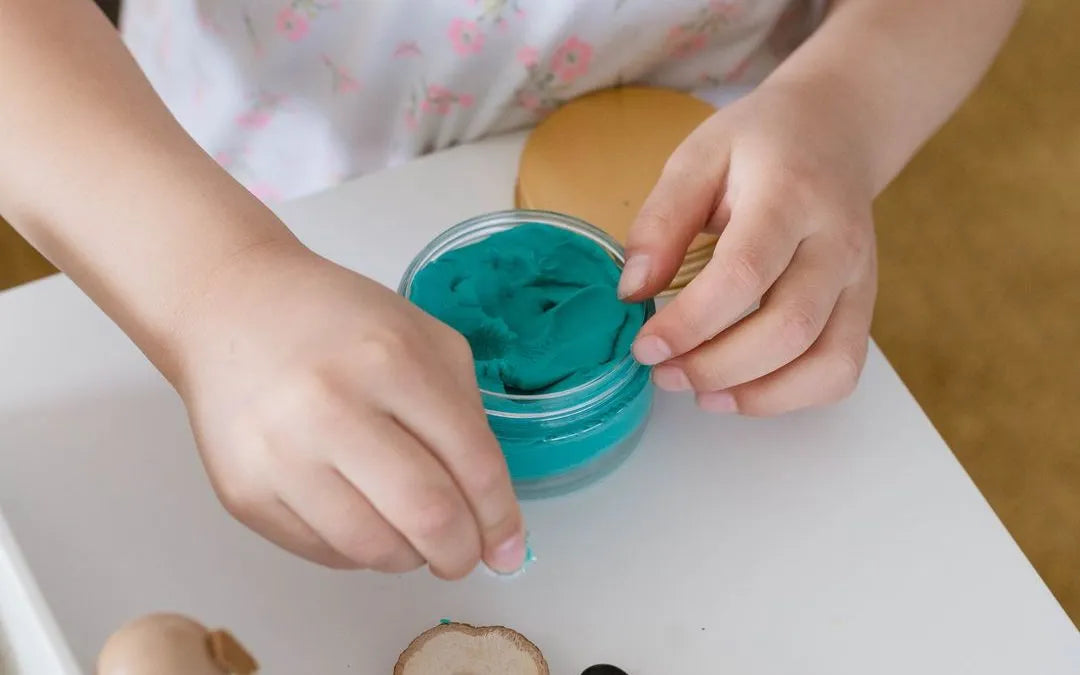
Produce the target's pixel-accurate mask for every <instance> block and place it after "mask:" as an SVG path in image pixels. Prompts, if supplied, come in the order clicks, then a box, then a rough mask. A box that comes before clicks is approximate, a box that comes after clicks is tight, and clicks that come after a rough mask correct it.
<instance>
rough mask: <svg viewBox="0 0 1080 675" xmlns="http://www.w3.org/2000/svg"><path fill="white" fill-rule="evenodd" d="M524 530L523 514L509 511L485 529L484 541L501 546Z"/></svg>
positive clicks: (515, 510) (514, 510)
mask: <svg viewBox="0 0 1080 675" xmlns="http://www.w3.org/2000/svg"><path fill="white" fill-rule="evenodd" d="M521 529H522V520H521V514H520V513H519V512H518V511H517V509H513V510H509V511H506V512H505V513H503V514H502V515H501V516H499V517H498V518H497V519H496V520H495V521H494V522H492V523H491V524H489V525H488V526H487V527H485V528H484V539H485V540H487V541H488V542H489V543H493V544H495V545H498V544H501V543H502V542H504V541H505V540H506V539H507V538H508V537H510V536H511V535H514V534H516V533H518V532H520V531H521Z"/></svg>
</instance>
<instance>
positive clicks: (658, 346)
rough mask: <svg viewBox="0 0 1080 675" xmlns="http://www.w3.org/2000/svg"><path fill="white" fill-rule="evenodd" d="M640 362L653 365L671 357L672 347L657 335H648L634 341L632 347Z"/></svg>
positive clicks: (635, 356)
mask: <svg viewBox="0 0 1080 675" xmlns="http://www.w3.org/2000/svg"><path fill="white" fill-rule="evenodd" d="M631 349H632V351H633V352H634V358H635V359H637V360H638V363H641V364H644V365H646V366H653V365H656V364H657V363H660V362H661V361H667V360H668V359H670V358H671V347H668V343H666V342H664V340H663V339H662V338H660V337H659V336H656V335H646V336H645V337H640V338H638V339H637V340H635V341H634V346H633V347H632V348H631Z"/></svg>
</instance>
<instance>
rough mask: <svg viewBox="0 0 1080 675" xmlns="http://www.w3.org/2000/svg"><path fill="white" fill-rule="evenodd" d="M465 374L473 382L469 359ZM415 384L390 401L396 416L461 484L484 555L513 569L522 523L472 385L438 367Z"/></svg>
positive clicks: (521, 546) (521, 545) (521, 553)
mask: <svg viewBox="0 0 1080 675" xmlns="http://www.w3.org/2000/svg"><path fill="white" fill-rule="evenodd" d="M468 368H469V377H468V379H469V380H470V381H471V382H475V377H476V376H475V375H474V374H473V373H472V361H471V359H470V360H469V365H468ZM426 372H427V374H426V375H425V382H423V383H421V386H419V387H418V388H417V389H415V390H412V389H410V390H409V391H406V390H404V389H402V390H400V391H398V392H396V393H395V394H393V395H392V396H391V399H390V400H388V403H389V404H390V406H391V409H392V410H393V411H394V414H395V416H396V417H397V418H398V420H399V421H400V422H401V423H402V424H403V425H404V426H405V427H406V428H407V429H408V430H409V431H410V432H411V433H412V434H413V435H414V436H416V437H417V438H418V439H420V440H421V441H422V442H423V443H424V444H425V445H426V446H427V447H428V448H430V449H431V451H432V452H433V453H434V454H435V456H436V457H437V458H438V460H439V461H440V462H442V464H443V466H444V467H446V470H447V471H448V472H449V473H450V475H451V476H452V477H453V478H454V481H455V482H456V483H457V485H458V486H459V487H460V488H461V491H462V493H463V494H464V496H465V499H466V501H467V502H468V504H469V507H470V509H471V511H472V513H473V514H474V516H475V518H476V522H477V525H478V526H479V529H480V536H481V539H482V542H483V559H484V561H485V562H486V563H487V564H488V565H489V566H491V567H492V568H494V569H496V570H499V571H505V572H512V571H514V570H516V569H518V568H519V567H520V566H521V564H522V562H524V559H525V527H524V522H523V519H522V515H521V509H520V507H519V505H518V502H517V497H516V496H515V495H514V490H513V487H512V485H511V483H510V472H509V469H508V468H507V466H506V459H505V457H503V454H502V449H501V448H500V447H499V443H498V441H497V440H496V439H495V436H494V434H492V432H491V428H490V427H489V426H488V424H487V418H486V417H485V416H484V409H483V405H482V403H481V402H480V395H479V392H478V391H477V390H476V385H475V384H473V385H472V388H471V389H462V387H461V386H460V384H459V383H458V382H457V381H455V380H454V379H452V378H451V377H448V376H447V377H440V373H443V371H442V369H440V368H438V367H432V368H430V369H427V371H426Z"/></svg>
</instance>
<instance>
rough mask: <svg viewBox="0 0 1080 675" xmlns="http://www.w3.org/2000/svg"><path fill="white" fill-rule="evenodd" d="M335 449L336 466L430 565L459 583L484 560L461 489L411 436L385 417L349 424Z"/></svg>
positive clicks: (333, 444) (333, 443)
mask: <svg viewBox="0 0 1080 675" xmlns="http://www.w3.org/2000/svg"><path fill="white" fill-rule="evenodd" d="M322 442H323V443H329V444H331V452H332V453H333V458H334V459H333V463H334V465H335V466H337V468H338V469H339V470H340V471H341V473H342V475H343V476H345V478H346V479H347V480H348V481H349V482H350V483H351V484H352V485H354V486H355V487H356V488H357V489H359V490H360V491H361V492H362V493H363V494H364V495H365V496H366V497H367V498H368V500H369V501H370V502H371V504H372V506H374V507H375V509H376V510H377V511H378V512H379V514H380V515H381V516H382V517H383V518H385V519H386V520H387V522H389V523H390V524H391V525H393V526H394V527H395V528H396V529H397V530H398V531H399V532H401V534H402V535H403V536H404V537H405V538H406V539H407V540H408V541H409V543H410V544H412V547H413V548H414V549H416V551H417V552H419V553H420V555H422V556H423V557H424V559H425V560H427V561H428V565H429V567H430V568H431V571H432V573H434V574H435V575H436V576H439V577H441V578H444V579H460V578H461V577H464V576H465V575H466V574H468V573H469V572H471V571H472V570H473V568H475V567H476V563H477V562H479V560H480V533H479V531H478V530H477V526H476V520H475V518H474V517H473V514H472V512H471V511H470V509H469V506H468V504H467V503H466V501H465V498H464V497H463V496H462V494H461V491H460V489H459V488H458V485H457V484H456V483H455V482H454V479H453V478H452V477H451V476H450V474H449V473H447V471H446V469H445V468H444V467H443V466H442V464H440V463H439V460H438V459H436V458H435V456H434V455H433V454H432V452H431V450H430V449H429V448H427V447H425V446H424V445H423V444H422V443H421V442H420V441H419V440H417V439H416V437H414V436H413V435H412V434H411V433H409V432H408V431H407V430H405V429H404V428H402V427H401V426H399V424H398V423H397V422H396V421H395V420H394V419H391V418H390V417H385V416H382V415H378V416H373V417H371V418H369V419H366V420H363V422H362V423H361V422H360V421H359V420H354V421H352V422H346V423H344V424H342V425H341V426H340V427H339V431H338V433H337V435H336V436H335V437H334V438H331V439H322Z"/></svg>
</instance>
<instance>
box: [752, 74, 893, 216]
mask: <svg viewBox="0 0 1080 675" xmlns="http://www.w3.org/2000/svg"><path fill="white" fill-rule="evenodd" d="M759 89H760V90H761V91H762V92H764V93H766V94H770V93H772V94H777V93H779V94H780V95H781V98H782V99H783V100H786V101H788V104H789V105H790V106H792V109H793V110H797V111H799V114H800V115H802V116H804V118H805V120H806V124H805V125H804V126H805V127H806V128H809V129H813V130H814V133H815V134H818V135H819V136H824V137H826V138H827V139H828V140H829V142H830V143H831V144H833V145H834V147H838V148H843V151H844V153H845V155H846V159H847V162H846V164H848V165H849V166H854V167H859V174H860V175H861V177H862V179H864V181H865V183H866V188H867V191H868V192H869V193H870V196H871V198H872V197H873V196H876V195H877V194H878V192H880V191H881V190H882V189H884V187H885V185H886V184H887V183H888V180H889V178H890V177H891V176H892V175H893V173H894V172H895V169H894V168H893V167H891V166H888V158H887V153H886V152H885V144H884V142H883V141H884V140H885V139H886V136H887V131H886V130H883V129H881V128H880V124H878V123H877V121H876V119H877V118H876V114H875V110H874V104H873V101H872V100H870V99H868V98H867V92H866V91H864V90H862V89H861V88H859V87H858V86H856V84H855V83H853V82H850V81H848V80H846V79H845V77H844V75H843V74H842V73H833V72H825V73H819V72H799V73H792V72H780V71H777V73H774V76H772V77H770V78H768V79H766V80H765V82H763V83H762V84H761V86H760V88H759Z"/></svg>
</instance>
